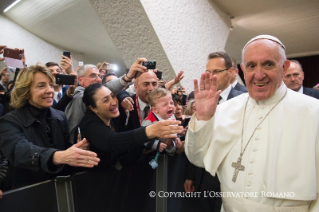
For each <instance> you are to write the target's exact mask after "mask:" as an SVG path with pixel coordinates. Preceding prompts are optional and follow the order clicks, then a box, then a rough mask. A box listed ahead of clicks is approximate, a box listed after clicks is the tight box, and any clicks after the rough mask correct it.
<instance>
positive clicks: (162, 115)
mask: <svg viewBox="0 0 319 212" xmlns="http://www.w3.org/2000/svg"><path fill="white" fill-rule="evenodd" d="M148 102H149V104H150V106H151V111H150V113H149V114H148V116H147V117H146V118H145V120H144V121H143V123H142V126H148V125H151V124H154V123H156V122H157V121H160V120H167V119H174V120H175V116H174V112H175V106H174V102H173V100H172V95H171V93H170V91H169V90H166V89H165V88H156V89H154V90H153V91H152V92H151V93H150V94H149V95H148ZM144 145H145V146H146V147H147V148H149V149H154V150H157V151H159V152H163V150H164V149H165V152H166V153H167V154H169V155H174V153H175V151H176V148H180V147H181V146H182V143H181V141H180V139H179V138H178V137H177V138H175V139H169V138H168V139H161V138H159V139H153V140H151V141H149V142H147V143H145V144H144Z"/></svg>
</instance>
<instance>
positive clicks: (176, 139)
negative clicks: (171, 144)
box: [174, 138, 183, 149]
mask: <svg viewBox="0 0 319 212" xmlns="http://www.w3.org/2000/svg"><path fill="white" fill-rule="evenodd" d="M174 141H175V145H176V148H177V149H178V148H181V147H182V146H183V144H182V142H181V139H179V138H175V140H174Z"/></svg>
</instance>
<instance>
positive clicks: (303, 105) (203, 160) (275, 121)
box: [185, 83, 319, 212]
mask: <svg viewBox="0 0 319 212" xmlns="http://www.w3.org/2000/svg"><path fill="white" fill-rule="evenodd" d="M286 90H287V94H286V96H285V97H284V99H283V100H282V101H281V102H280V103H279V104H278V105H277V106H276V107H275V108H274V109H273V110H272V112H271V113H270V114H269V115H268V116H267V117H266V118H265V120H264V121H263V122H262V124H261V125H260V126H259V127H258V128H257V130H256V131H255V133H254V135H253V136H252V138H251V141H250V142H249V144H248V146H247V149H246V151H245V152H244V155H243V158H242V163H241V164H242V165H243V166H245V170H244V171H239V173H238V177H237V180H236V182H233V181H232V178H233V174H234V170H235V169H234V167H232V163H233V162H237V160H238V157H239V156H240V152H241V132H242V122H243V116H244V108H245V104H246V101H247V99H248V93H246V94H242V95H240V96H238V97H235V98H233V99H231V100H229V101H227V102H225V103H223V104H221V105H219V106H218V107H217V110H216V113H215V115H214V117H213V118H212V119H210V120H209V121H198V120H197V119H196V117H195V116H194V115H193V117H192V119H191V121H190V122H189V129H188V132H187V136H186V143H185V152H186V155H187V157H188V159H189V160H190V162H192V163H193V164H195V165H196V166H199V167H204V168H205V169H206V171H208V172H209V173H210V174H212V175H215V173H216V172H217V174H218V178H219V180H220V183H221V191H223V192H225V191H226V192H227V191H230V192H235V193H236V192H237V195H241V194H243V193H241V194H239V192H257V193H254V195H247V194H248V193H244V194H245V196H246V197H225V198H223V207H224V210H225V211H227V212H230V211H231V212H239V211H240V212H242V211H249V212H250V211H252V212H254V211H257V212H264V211H265V212H266V211H267V212H268V211H280V212H304V211H305V212H306V211H311V212H319V201H318V192H319V101H318V100H317V99H315V98H312V97H309V96H306V95H303V94H299V93H297V92H294V91H292V90H290V89H287V87H286V85H285V84H284V83H282V84H281V86H280V87H279V88H278V89H277V91H276V93H275V94H274V95H273V96H272V97H271V98H269V99H267V100H266V101H263V102H256V101H255V100H253V99H252V98H249V101H248V104H247V109H246V118H245V122H244V136H243V148H244V147H245V146H246V144H247V141H248V140H249V138H250V137H251V135H252V133H253V131H254V129H255V128H256V126H257V125H258V124H259V123H260V121H261V120H262V119H263V118H264V117H265V116H266V114H267V113H268V112H269V111H270V110H271V108H272V107H273V106H274V105H275V104H276V103H277V102H278V101H280V99H281V98H282V97H283V96H284V95H285V93H286ZM270 195H271V196H272V197H269V196H270ZM282 195H285V197H283V196H282ZM247 196H248V198H247Z"/></svg>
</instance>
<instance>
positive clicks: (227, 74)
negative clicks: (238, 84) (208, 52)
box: [206, 57, 234, 91]
mask: <svg viewBox="0 0 319 212" xmlns="http://www.w3.org/2000/svg"><path fill="white" fill-rule="evenodd" d="M206 72H210V73H211V76H213V75H216V76H217V90H221V91H223V90H225V89H226V88H227V87H228V86H229V83H230V78H231V76H232V75H233V73H234V69H233V68H232V67H231V68H229V69H226V67H225V60H224V58H222V57H217V58H213V59H210V60H208V62H207V65H206Z"/></svg>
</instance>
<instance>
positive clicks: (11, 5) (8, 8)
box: [3, 0, 21, 12]
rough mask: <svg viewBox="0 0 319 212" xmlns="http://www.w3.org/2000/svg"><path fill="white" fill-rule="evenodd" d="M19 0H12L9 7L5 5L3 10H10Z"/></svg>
mask: <svg viewBox="0 0 319 212" xmlns="http://www.w3.org/2000/svg"><path fill="white" fill-rule="evenodd" d="M20 1H21V0H16V1H15V2H13V3H12V4H10V6H9V7H7V8H6V9H4V10H3V12H7V11H8V10H10V9H11V8H12V7H13V6H14V5H16V4H18V3H19V2H20Z"/></svg>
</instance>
